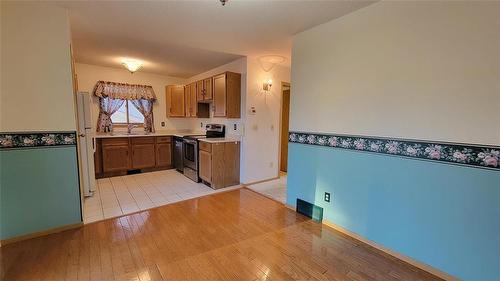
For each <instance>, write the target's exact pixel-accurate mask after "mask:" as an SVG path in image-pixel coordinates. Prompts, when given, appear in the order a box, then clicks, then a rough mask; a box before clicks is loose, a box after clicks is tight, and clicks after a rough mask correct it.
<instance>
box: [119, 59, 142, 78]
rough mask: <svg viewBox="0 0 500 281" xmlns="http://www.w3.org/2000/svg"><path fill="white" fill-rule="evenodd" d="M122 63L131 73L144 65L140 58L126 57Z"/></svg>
mask: <svg viewBox="0 0 500 281" xmlns="http://www.w3.org/2000/svg"><path fill="white" fill-rule="evenodd" d="M122 65H123V66H124V67H125V68H126V69H128V71H130V73H132V74H133V73H134V72H136V71H137V70H139V69H140V68H141V67H142V62H140V61H138V60H132V59H124V60H122Z"/></svg>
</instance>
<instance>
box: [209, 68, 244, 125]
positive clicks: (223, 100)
mask: <svg viewBox="0 0 500 281" xmlns="http://www.w3.org/2000/svg"><path fill="white" fill-rule="evenodd" d="M212 94H213V103H214V117H226V118H240V117H241V74H239V73H234V72H225V73H222V74H219V75H217V76H214V77H213V93H212Z"/></svg>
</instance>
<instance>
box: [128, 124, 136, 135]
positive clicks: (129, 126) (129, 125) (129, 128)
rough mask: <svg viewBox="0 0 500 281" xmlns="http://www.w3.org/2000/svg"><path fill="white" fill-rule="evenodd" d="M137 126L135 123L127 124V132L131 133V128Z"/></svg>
mask: <svg viewBox="0 0 500 281" xmlns="http://www.w3.org/2000/svg"><path fill="white" fill-rule="evenodd" d="M137 127H139V125H137V124H128V125H127V133H129V134H130V133H132V129H133V128H137Z"/></svg>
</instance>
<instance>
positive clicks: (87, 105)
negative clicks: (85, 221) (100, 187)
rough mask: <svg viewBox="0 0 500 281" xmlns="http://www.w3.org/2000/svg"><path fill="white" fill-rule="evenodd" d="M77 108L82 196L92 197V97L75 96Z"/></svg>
mask: <svg viewBox="0 0 500 281" xmlns="http://www.w3.org/2000/svg"><path fill="white" fill-rule="evenodd" d="M76 104H77V107H78V109H77V110H78V111H77V114H78V138H79V147H78V149H79V150H80V167H81V171H82V175H81V177H82V181H81V182H82V184H83V188H82V189H83V194H84V196H92V195H93V194H94V191H95V190H96V180H95V169H94V147H95V145H94V137H93V133H94V130H93V128H92V107H91V106H92V97H91V95H90V94H89V93H88V92H78V93H77V94H76Z"/></svg>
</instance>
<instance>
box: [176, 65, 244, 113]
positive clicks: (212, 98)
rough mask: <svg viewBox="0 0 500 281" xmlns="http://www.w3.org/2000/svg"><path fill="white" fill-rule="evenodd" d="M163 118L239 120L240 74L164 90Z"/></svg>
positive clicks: (225, 75)
mask: <svg viewBox="0 0 500 281" xmlns="http://www.w3.org/2000/svg"><path fill="white" fill-rule="evenodd" d="M166 95H167V117H197V118H210V105H211V104H212V102H213V109H214V117H226V118H240V117H241V74H239V73H234V72H225V73H222V74H220V75H217V76H214V77H209V78H205V79H203V80H199V81H196V82H193V83H191V84H189V85H186V86H175V85H169V86H167V88H166Z"/></svg>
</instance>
